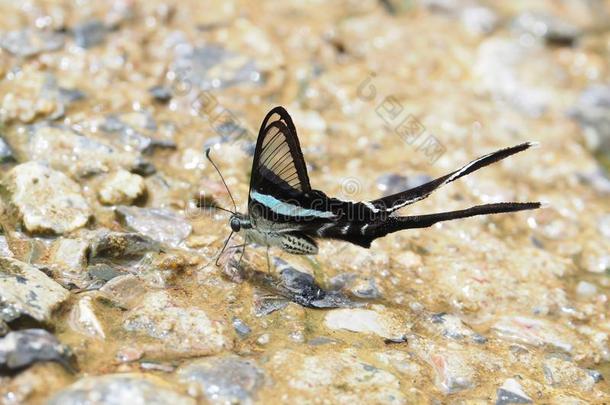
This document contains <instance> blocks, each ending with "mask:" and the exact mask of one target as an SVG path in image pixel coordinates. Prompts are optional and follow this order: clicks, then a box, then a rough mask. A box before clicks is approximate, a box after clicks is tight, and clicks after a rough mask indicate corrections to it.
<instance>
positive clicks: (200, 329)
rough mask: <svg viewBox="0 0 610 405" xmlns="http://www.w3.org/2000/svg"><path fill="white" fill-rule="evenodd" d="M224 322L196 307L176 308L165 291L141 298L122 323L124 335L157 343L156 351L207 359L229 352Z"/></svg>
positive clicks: (231, 343)
mask: <svg viewBox="0 0 610 405" xmlns="http://www.w3.org/2000/svg"><path fill="white" fill-rule="evenodd" d="M226 326H227V325H226V323H225V322H224V321H221V320H214V319H210V317H209V316H208V315H207V314H206V312H205V311H203V310H202V309H199V308H196V307H181V306H178V305H176V304H175V303H174V302H173V300H172V298H171V297H170V296H169V294H168V293H167V292H165V291H156V292H151V293H148V294H147V295H145V296H144V297H142V298H141V300H140V304H139V305H138V306H136V307H135V308H133V309H131V310H130V311H129V312H128V313H127V314H126V315H125V319H124V321H123V329H125V330H126V331H128V332H132V333H137V334H140V335H146V336H150V337H151V338H154V339H158V340H159V341H160V344H159V350H161V351H162V352H163V353H167V352H170V353H171V352H173V353H177V354H182V355H187V356H208V355H212V354H216V353H219V352H222V351H223V350H228V349H231V347H232V346H233V342H232V340H231V339H230V338H229V337H228V336H227V335H226V333H227V328H226Z"/></svg>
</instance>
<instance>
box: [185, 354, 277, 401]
mask: <svg viewBox="0 0 610 405" xmlns="http://www.w3.org/2000/svg"><path fill="white" fill-rule="evenodd" d="M177 375H178V379H179V381H180V382H181V383H182V384H185V385H187V386H188V391H189V393H196V392H201V393H203V396H204V397H205V399H206V400H207V401H209V402H210V403H211V404H244V405H247V404H252V403H254V400H255V398H256V393H257V391H258V390H259V389H260V388H261V386H262V385H263V383H264V379H265V375H264V373H263V371H262V370H261V369H260V368H259V367H258V366H257V365H256V363H255V362H254V361H252V360H248V359H244V358H241V357H238V356H226V357H216V358H209V359H202V360H197V361H195V362H193V363H190V364H188V365H186V366H182V367H180V369H178V371H177Z"/></svg>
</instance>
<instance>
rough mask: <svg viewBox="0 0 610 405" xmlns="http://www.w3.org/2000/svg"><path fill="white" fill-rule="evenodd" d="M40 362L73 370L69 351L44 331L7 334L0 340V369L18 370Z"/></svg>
mask: <svg viewBox="0 0 610 405" xmlns="http://www.w3.org/2000/svg"><path fill="white" fill-rule="evenodd" d="M40 361H55V362H57V363H59V364H61V365H63V366H64V367H66V368H67V369H68V370H73V369H74V368H73V366H72V352H71V351H70V349H69V348H68V347H67V346H64V345H62V344H61V343H60V342H59V341H58V340H57V338H56V337H55V336H53V335H52V334H50V333H49V332H47V331H46V330H44V329H24V330H20V331H14V332H9V333H8V334H7V335H6V336H4V337H3V338H0V368H2V367H6V368H8V369H9V370H18V369H21V368H23V367H27V366H29V365H31V364H34V363H36V362H40Z"/></svg>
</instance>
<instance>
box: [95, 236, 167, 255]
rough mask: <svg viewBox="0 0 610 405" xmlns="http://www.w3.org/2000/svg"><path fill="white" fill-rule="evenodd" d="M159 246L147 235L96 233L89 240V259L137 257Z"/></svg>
mask: <svg viewBox="0 0 610 405" xmlns="http://www.w3.org/2000/svg"><path fill="white" fill-rule="evenodd" d="M159 250H160V246H159V243H158V242H155V241H154V240H152V239H151V238H149V237H148V236H144V235H140V234H139V233H134V232H109V231H102V232H100V233H98V234H97V235H96V236H95V237H94V239H93V240H92V242H91V252H90V257H91V259H122V260H128V259H139V258H141V257H142V256H144V255H145V254H146V253H148V252H158V251H159Z"/></svg>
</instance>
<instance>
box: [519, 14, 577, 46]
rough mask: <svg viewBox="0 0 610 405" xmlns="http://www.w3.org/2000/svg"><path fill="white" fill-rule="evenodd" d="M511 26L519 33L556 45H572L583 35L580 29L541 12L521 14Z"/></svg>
mask: <svg viewBox="0 0 610 405" xmlns="http://www.w3.org/2000/svg"><path fill="white" fill-rule="evenodd" d="M511 25H512V29H513V30H514V31H516V32H517V33H527V34H530V35H532V36H533V37H535V38H544V39H545V40H546V41H547V42H549V43H551V44H556V45H572V44H573V43H574V41H576V39H577V38H578V37H579V36H580V35H581V31H580V30H579V29H578V27H576V26H574V25H572V24H570V23H568V22H565V21H563V20H561V19H559V18H558V17H555V16H553V15H550V14H545V13H539V12H529V11H528V12H524V13H521V14H519V15H518V16H517V17H516V18H515V19H514V21H513V22H512V24H511Z"/></svg>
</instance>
